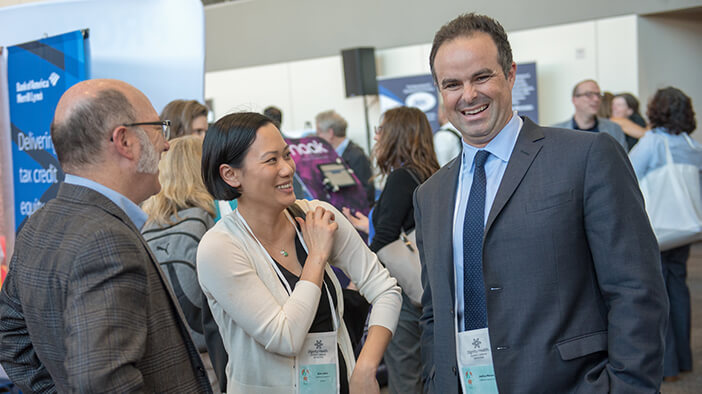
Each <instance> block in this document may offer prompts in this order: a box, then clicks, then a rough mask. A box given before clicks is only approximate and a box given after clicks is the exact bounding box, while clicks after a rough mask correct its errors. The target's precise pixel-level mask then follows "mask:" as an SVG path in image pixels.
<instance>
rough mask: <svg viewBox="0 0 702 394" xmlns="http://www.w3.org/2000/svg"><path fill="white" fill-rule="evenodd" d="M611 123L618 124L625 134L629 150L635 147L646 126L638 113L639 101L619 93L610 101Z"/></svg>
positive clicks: (630, 95) (627, 94)
mask: <svg viewBox="0 0 702 394" xmlns="http://www.w3.org/2000/svg"><path fill="white" fill-rule="evenodd" d="M609 120H611V121H612V122H614V123H616V124H618V125H619V126H620V127H621V128H622V130H623V131H624V134H626V144H627V146H628V147H629V150H631V148H633V147H634V145H636V143H637V142H638V141H639V138H641V137H642V136H643V135H644V133H645V132H646V130H647V129H648V126H647V125H646V120H644V118H643V116H641V114H640V113H639V100H638V99H636V97H634V95H633V94H631V93H619V94H617V95H615V96H614V98H613V99H612V116H611V117H610V119H609Z"/></svg>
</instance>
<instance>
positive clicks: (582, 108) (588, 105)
mask: <svg viewBox="0 0 702 394" xmlns="http://www.w3.org/2000/svg"><path fill="white" fill-rule="evenodd" d="M572 100H573V107H575V114H574V115H573V117H572V118H571V119H569V120H566V121H564V122H561V123H557V124H555V125H553V127H558V128H562V129H572V130H581V131H589V132H593V133H599V132H602V133H606V134H609V135H611V136H612V137H613V138H614V139H615V140H616V141H617V142H618V143H619V145H621V146H622V147H623V148H624V150H628V147H627V144H626V135H625V134H624V131H623V130H622V128H621V127H619V125H618V124H616V123H614V122H612V121H610V120H609V119H605V118H599V117H597V110H598V109H599V108H600V102H601V101H602V92H601V91H600V87H599V85H597V82H595V81H594V80H592V79H586V80H584V81H580V82H578V83H577V84H576V85H575V87H574V88H573V99H572Z"/></svg>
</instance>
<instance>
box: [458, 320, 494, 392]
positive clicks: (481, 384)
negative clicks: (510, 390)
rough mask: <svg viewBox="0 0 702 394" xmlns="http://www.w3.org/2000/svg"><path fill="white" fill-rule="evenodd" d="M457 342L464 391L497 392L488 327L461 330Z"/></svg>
mask: <svg viewBox="0 0 702 394" xmlns="http://www.w3.org/2000/svg"><path fill="white" fill-rule="evenodd" d="M456 342H457V345H458V366H459V367H460V370H461V386H462V387H463V392H464V393H480V394H482V393H486V394H493V393H494V394H497V393H498V391H497V381H496V380H495V369H494V368H493V365H492V350H491V348H490V336H489V335H488V329H487V328H479V329H477V330H470V331H463V332H459V333H458V334H457V335H456Z"/></svg>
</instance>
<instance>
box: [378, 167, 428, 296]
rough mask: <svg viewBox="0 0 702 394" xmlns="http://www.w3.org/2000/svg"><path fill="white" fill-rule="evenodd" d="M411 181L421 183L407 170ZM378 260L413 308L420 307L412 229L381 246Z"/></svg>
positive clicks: (419, 282) (417, 265) (418, 270)
mask: <svg viewBox="0 0 702 394" xmlns="http://www.w3.org/2000/svg"><path fill="white" fill-rule="evenodd" d="M407 172H409V174H410V176H411V177H412V179H414V181H415V182H417V186H419V185H420V184H421V183H422V182H420V181H419V179H417V176H416V175H415V174H414V172H412V170H408V171H407ZM376 254H377V255H378V259H379V260H380V261H381V262H382V263H383V265H385V268H387V269H388V271H390V275H391V276H393V277H394V278H395V279H397V284H399V285H400V287H401V288H402V291H403V292H404V293H405V294H406V295H407V297H408V298H409V299H410V301H411V302H412V304H413V305H414V306H421V305H422V293H424V290H423V289H422V280H421V272H422V268H421V264H420V261H419V250H418V249H417V236H416V234H415V233H414V229H412V230H410V231H409V232H407V233H406V232H405V231H404V230H402V231H401V232H400V237H399V238H398V239H396V240H394V241H392V242H390V243H389V244H387V245H385V246H383V247H382V248H381V249H380V250H379V251H378V253H376Z"/></svg>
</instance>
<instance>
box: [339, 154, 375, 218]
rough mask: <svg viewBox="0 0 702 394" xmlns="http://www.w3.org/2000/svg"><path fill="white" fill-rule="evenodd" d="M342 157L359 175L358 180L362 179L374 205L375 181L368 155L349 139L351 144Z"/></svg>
mask: <svg viewBox="0 0 702 394" xmlns="http://www.w3.org/2000/svg"><path fill="white" fill-rule="evenodd" d="M341 158H342V159H344V161H345V162H346V163H347V164H348V165H349V167H351V169H352V170H353V172H354V174H356V176H357V177H358V180H359V181H361V184H362V185H363V188H364V189H365V190H366V195H367V196H368V202H369V203H370V204H371V205H373V203H374V202H375V186H373V182H371V177H372V176H373V170H372V169H371V164H370V160H369V159H368V156H366V153H365V152H364V151H363V149H361V147H360V146H358V145H356V144H355V143H354V142H353V141H351V140H349V144H348V146H346V149H344V153H343V154H342V155H341Z"/></svg>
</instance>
